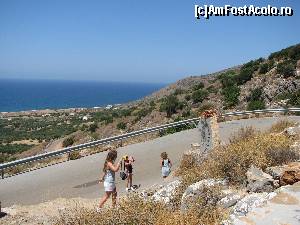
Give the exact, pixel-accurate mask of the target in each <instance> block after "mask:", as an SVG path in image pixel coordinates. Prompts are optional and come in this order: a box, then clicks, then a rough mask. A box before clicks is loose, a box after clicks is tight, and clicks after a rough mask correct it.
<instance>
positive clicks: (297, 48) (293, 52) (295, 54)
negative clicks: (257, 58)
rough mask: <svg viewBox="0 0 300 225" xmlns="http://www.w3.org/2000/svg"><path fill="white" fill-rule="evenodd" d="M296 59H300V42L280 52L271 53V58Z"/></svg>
mask: <svg viewBox="0 0 300 225" xmlns="http://www.w3.org/2000/svg"><path fill="white" fill-rule="evenodd" d="M288 58H291V59H294V60H299V59H300V44H297V45H294V46H291V47H288V48H285V49H282V50H280V51H278V52H274V53H272V54H270V56H269V59H277V60H280V59H288Z"/></svg>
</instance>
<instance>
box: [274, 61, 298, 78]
mask: <svg viewBox="0 0 300 225" xmlns="http://www.w3.org/2000/svg"><path fill="white" fill-rule="evenodd" d="M295 69H296V65H295V63H294V62H292V61H284V62H281V63H279V64H278V65H277V73H279V74H282V75H283V77H284V78H288V77H291V76H295Z"/></svg>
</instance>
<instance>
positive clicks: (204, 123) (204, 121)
mask: <svg viewBox="0 0 300 225" xmlns="http://www.w3.org/2000/svg"><path fill="white" fill-rule="evenodd" d="M217 119H218V118H217V114H216V112H214V111H211V110H208V111H205V112H204V113H203V114H202V116H201V118H200V121H199V124H198V129H199V131H200V145H201V149H202V151H203V153H204V154H206V153H207V152H208V151H210V150H211V149H213V148H215V147H217V146H219V145H220V134H219V124H218V121H217Z"/></svg>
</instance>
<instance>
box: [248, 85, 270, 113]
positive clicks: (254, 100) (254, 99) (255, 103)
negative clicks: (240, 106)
mask: <svg viewBox="0 0 300 225" xmlns="http://www.w3.org/2000/svg"><path fill="white" fill-rule="evenodd" d="M262 93H263V92H262V89H261V88H256V89H254V90H252V91H251V94H250V96H249V97H248V98H247V100H248V101H249V103H248V106H247V109H248V110H257V109H265V107H266V106H265V102H264V100H263V98H262Z"/></svg>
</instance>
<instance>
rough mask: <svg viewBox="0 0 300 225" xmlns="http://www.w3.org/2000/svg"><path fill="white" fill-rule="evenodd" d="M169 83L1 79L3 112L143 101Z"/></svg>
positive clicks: (0, 99)
mask: <svg viewBox="0 0 300 225" xmlns="http://www.w3.org/2000/svg"><path fill="white" fill-rule="evenodd" d="M164 86H166V84H157V83H153V84H151V83H130V82H103V81H66V80H15V79H0V112H18V111H25V110H39V109H66V108H93V107H104V106H107V105H114V104H122V103H127V102H130V101H134V100H138V99H141V98H143V97H145V96H147V95H149V94H151V93H153V92H155V91H157V90H159V89H161V88H162V87H164Z"/></svg>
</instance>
